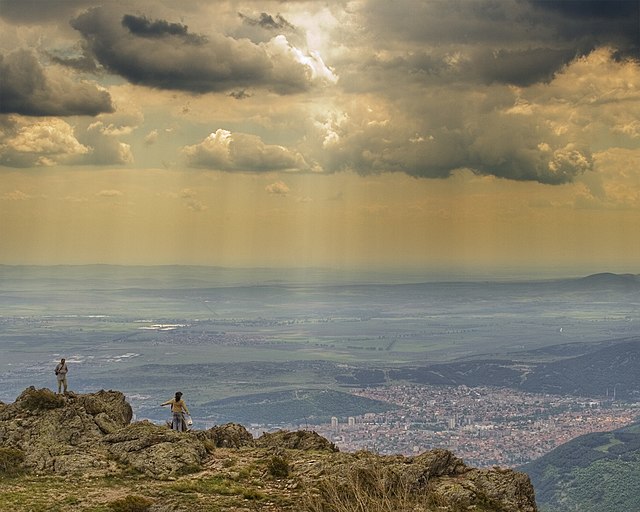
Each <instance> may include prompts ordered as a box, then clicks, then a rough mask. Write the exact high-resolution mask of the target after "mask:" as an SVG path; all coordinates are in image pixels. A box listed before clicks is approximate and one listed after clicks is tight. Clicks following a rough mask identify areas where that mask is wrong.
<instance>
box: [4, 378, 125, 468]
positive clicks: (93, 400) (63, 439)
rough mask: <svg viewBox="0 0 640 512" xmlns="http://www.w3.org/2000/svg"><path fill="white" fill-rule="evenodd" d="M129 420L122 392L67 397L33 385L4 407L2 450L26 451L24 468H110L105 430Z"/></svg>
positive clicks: (69, 395)
mask: <svg viewBox="0 0 640 512" xmlns="http://www.w3.org/2000/svg"><path fill="white" fill-rule="evenodd" d="M131 417H132V411H131V406H130V405H129V404H128V403H127V402H126V401H125V397H124V395H123V394H122V393H120V392H118V391H99V392H98V393H94V394H90V395H76V394H74V393H70V394H68V395H66V396H65V395H55V394H54V393H53V392H52V391H50V390H48V389H35V388H33V387H31V388H27V389H26V390H25V391H23V392H22V394H20V396H19V397H18V398H17V399H16V401H15V402H14V403H12V404H9V405H2V406H0V446H4V447H11V448H17V449H18V450H21V451H22V452H24V455H25V458H24V464H25V466H26V467H27V468H29V469H31V470H33V471H36V472H42V473H60V474H65V473H72V472H76V471H85V470H99V469H102V470H107V469H109V468H110V466H112V462H111V461H110V460H109V458H108V457H107V456H106V455H107V453H106V451H105V449H104V446H103V445H102V443H101V439H102V437H103V435H104V432H107V431H115V430H118V429H120V428H122V427H124V426H126V425H128V424H129V422H130V421H131Z"/></svg>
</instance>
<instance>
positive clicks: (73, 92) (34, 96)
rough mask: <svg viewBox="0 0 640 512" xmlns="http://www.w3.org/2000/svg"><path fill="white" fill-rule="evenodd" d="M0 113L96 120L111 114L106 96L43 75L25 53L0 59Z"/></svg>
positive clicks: (64, 79) (57, 76) (89, 87)
mask: <svg viewBox="0 0 640 512" xmlns="http://www.w3.org/2000/svg"><path fill="white" fill-rule="evenodd" d="M0 76H1V77H2V86H1V87H0V112H1V113H5V114H8V113H12V114H22V115H25V116H74V115H84V116H95V115H97V114H100V113H103V112H113V106H112V104H111V97H110V96H109V93H108V92H106V91H103V90H100V89H98V88H97V87H96V86H95V85H92V84H88V83H75V82H72V81H71V80H70V79H69V78H67V77H65V76H64V75H62V74H53V73H51V72H49V73H45V71H44V69H43V68H42V66H41V64H40V63H39V62H38V59H37V58H36V56H35V55H34V54H33V53H32V52H30V51H27V50H17V51H14V52H12V53H9V54H7V55H0Z"/></svg>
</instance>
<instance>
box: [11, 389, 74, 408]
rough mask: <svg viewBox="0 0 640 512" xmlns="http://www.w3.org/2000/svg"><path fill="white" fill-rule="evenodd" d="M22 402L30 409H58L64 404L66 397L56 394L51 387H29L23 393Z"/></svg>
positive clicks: (23, 405)
mask: <svg viewBox="0 0 640 512" xmlns="http://www.w3.org/2000/svg"><path fill="white" fill-rule="evenodd" d="M20 404H21V405H22V407H24V408H25V409H28V410H30V411H35V410H37V409H57V408H58V407H62V406H63V405H64V398H63V397H62V396H60V395H56V394H55V393H54V392H53V391H51V390H50V389H46V388H43V389H35V388H29V389H27V390H25V391H24V393H23V394H22V395H21V397H20Z"/></svg>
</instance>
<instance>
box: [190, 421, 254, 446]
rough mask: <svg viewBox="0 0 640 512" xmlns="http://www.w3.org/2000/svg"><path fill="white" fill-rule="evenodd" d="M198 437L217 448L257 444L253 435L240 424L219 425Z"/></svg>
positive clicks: (197, 434) (198, 434)
mask: <svg viewBox="0 0 640 512" xmlns="http://www.w3.org/2000/svg"><path fill="white" fill-rule="evenodd" d="M196 436H197V437H198V438H199V439H201V440H203V441H209V442H211V443H212V444H213V446H215V447H216V448H242V447H244V446H254V444H255V443H254V440H253V436H252V435H251V433H250V432H249V431H247V429H246V428H244V427H243V426H242V425H239V424H238V423H226V424H225V425H217V426H215V427H212V428H210V429H208V430H204V431H201V432H197V433H196Z"/></svg>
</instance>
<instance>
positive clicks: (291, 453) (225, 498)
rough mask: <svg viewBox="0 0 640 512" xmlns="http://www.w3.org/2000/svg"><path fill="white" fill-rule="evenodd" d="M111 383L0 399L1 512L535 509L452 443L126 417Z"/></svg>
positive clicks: (515, 479) (508, 475)
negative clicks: (393, 449) (444, 446)
mask: <svg viewBox="0 0 640 512" xmlns="http://www.w3.org/2000/svg"><path fill="white" fill-rule="evenodd" d="M131 417H132V414H131V407H130V406H129V404H127V402H126V401H125V398H124V395H122V393H119V392H117V391H100V392H98V393H93V394H87V395H76V394H69V395H68V396H59V395H55V394H53V393H52V392H51V391H49V390H46V389H41V390H37V389H34V388H29V389H27V390H25V391H24V392H23V393H22V394H21V395H20V396H19V397H18V398H17V399H16V401H15V402H14V403H12V404H0V510H12V511H43V512H44V511H52V512H55V511H63V510H64V511H68V510H71V511H73V510H78V511H95V512H99V511H104V512H109V511H116V512H118V511H120V512H127V511H128V512H136V511H145V510H148V511H150V512H154V511H155V512H163V511H166V512H169V511H196V512H197V511H255V510H261V511H283V512H284V511H291V512H342V511H345V512H346V511H354V512H355V511H360V512H365V511H366V512H383V511H384V512H391V511H396V512H399V511H407V512H409V511H411V512H436V511H439V512H444V511H467V510H474V511H487V512H488V511H501V512H519V511H521V512H535V511H536V510H537V509H536V505H535V499H534V492H533V488H532V486H531V483H530V481H529V478H528V477H527V476H526V475H524V474H522V473H517V472H514V471H511V470H503V469H498V468H495V469H490V470H479V469H474V468H470V467H468V466H466V465H465V464H464V463H463V462H462V461H461V460H460V459H458V458H457V457H455V456H454V455H453V454H452V453H451V452H448V451H445V450H432V451H428V452H425V453H423V454H421V455H419V456H416V457H403V456H378V455H375V454H372V453H369V452H358V453H355V454H351V453H341V452H339V451H338V450H337V449H336V448H335V446H334V445H332V444H331V443H329V442H328V441H327V440H326V439H324V438H322V437H320V436H318V435H317V434H315V433H313V432H306V431H300V432H277V433H273V434H264V435H262V436H261V437H259V438H257V439H254V438H253V437H252V436H251V434H249V433H248V432H247V431H246V430H245V429H244V427H242V426H241V425H236V424H227V425H222V426H218V427H214V428H212V429H209V430H206V431H198V432H189V433H178V432H173V431H171V430H168V429H167V428H166V427H162V426H158V425H154V424H152V423H149V422H137V423H130V421H131Z"/></svg>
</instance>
